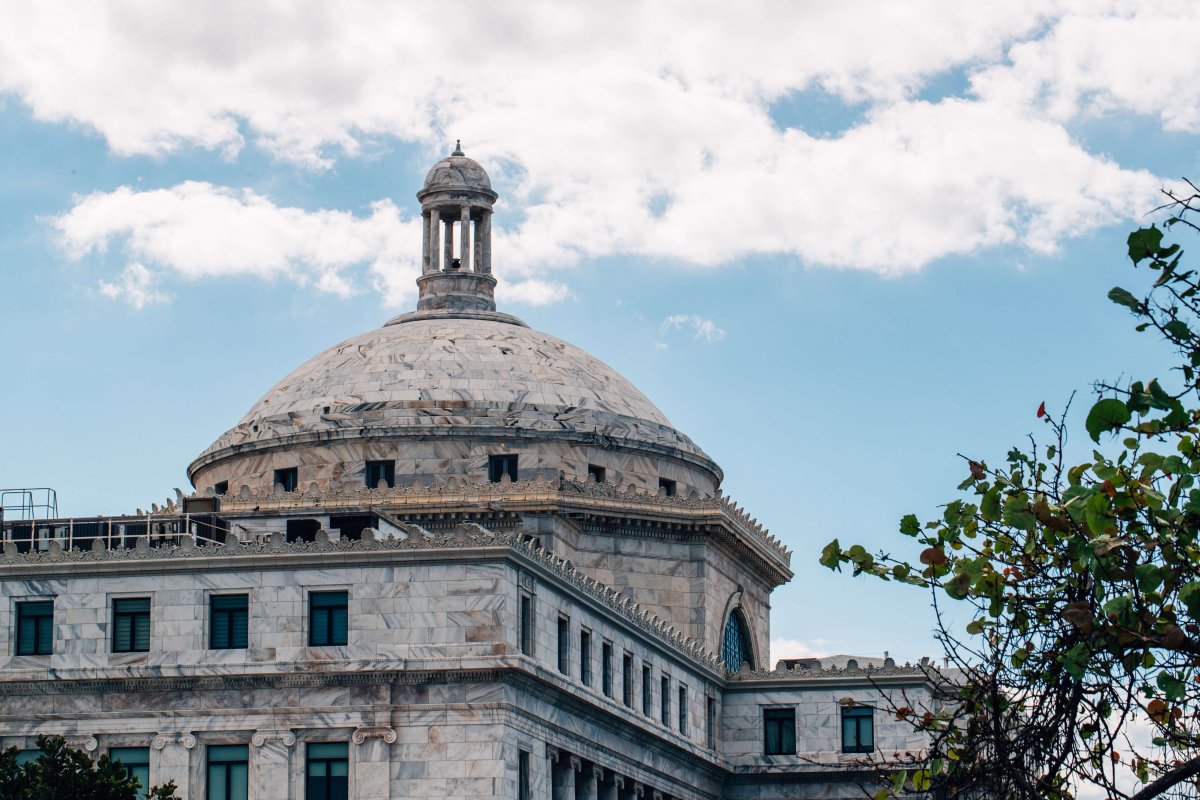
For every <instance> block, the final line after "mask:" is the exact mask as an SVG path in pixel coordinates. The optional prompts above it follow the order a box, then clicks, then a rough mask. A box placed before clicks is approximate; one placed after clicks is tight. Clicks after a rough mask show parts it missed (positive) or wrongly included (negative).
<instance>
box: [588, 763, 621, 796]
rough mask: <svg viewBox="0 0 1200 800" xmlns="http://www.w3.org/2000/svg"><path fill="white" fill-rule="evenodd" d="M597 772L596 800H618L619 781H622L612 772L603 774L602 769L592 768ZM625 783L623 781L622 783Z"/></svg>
mask: <svg viewBox="0 0 1200 800" xmlns="http://www.w3.org/2000/svg"><path fill="white" fill-rule="evenodd" d="M592 769H594V770H596V778H597V781H598V782H597V784H596V798H597V800H617V786H618V783H617V781H619V780H621V778H620V776H619V775H614V774H613V773H612V772H611V771H610V772H608V773H607V774H603V770H601V769H600V767H592ZM622 782H623V781H622Z"/></svg>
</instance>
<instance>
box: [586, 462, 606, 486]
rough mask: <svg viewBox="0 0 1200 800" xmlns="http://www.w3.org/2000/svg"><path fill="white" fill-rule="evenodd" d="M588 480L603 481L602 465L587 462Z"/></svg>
mask: <svg viewBox="0 0 1200 800" xmlns="http://www.w3.org/2000/svg"><path fill="white" fill-rule="evenodd" d="M588 480H590V481H592V482H594V483H604V467H598V466H596V465H595V464H588Z"/></svg>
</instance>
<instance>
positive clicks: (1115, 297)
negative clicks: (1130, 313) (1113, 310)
mask: <svg viewBox="0 0 1200 800" xmlns="http://www.w3.org/2000/svg"><path fill="white" fill-rule="evenodd" d="M1108 299H1109V300H1112V301H1113V302H1114V303H1116V304H1117V305H1119V306H1125V307H1126V308H1130V309H1132V310H1134V311H1138V310H1139V309H1141V307H1142V304H1141V303H1140V302H1139V301H1138V299H1137V298H1136V297H1134V296H1133V295H1132V294H1130V293H1129V292H1127V291H1125V290H1124V289H1122V288H1121V287H1120V286H1114V287H1113V288H1111V289H1109V290H1108Z"/></svg>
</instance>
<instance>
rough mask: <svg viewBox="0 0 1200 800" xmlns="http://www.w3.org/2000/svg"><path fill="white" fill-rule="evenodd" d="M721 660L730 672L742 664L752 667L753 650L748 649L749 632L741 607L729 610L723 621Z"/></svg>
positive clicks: (736, 669)
mask: <svg viewBox="0 0 1200 800" xmlns="http://www.w3.org/2000/svg"><path fill="white" fill-rule="evenodd" d="M721 660H722V661H724V662H725V668H726V669H728V670H729V671H730V672H737V671H738V670H740V669H741V668H742V664H749V665H750V669H754V651H753V650H751V649H750V632H749V630H748V629H747V628H746V618H745V617H743V616H742V612H741V609H737V608H735V609H734V610H733V611H731V612H729V619H728V621H726V623H725V637H724V639H723V640H722V642H721Z"/></svg>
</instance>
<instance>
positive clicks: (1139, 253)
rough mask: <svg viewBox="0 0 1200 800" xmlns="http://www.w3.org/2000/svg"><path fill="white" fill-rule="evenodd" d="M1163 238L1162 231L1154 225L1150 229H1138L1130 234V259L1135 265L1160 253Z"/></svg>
mask: <svg viewBox="0 0 1200 800" xmlns="http://www.w3.org/2000/svg"><path fill="white" fill-rule="evenodd" d="M1162 237H1163V235H1162V231H1160V230H1159V229H1158V228H1157V227H1155V226H1153V225H1151V226H1150V227H1149V228H1138V229H1137V230H1136V231H1134V232H1133V233H1131V234H1129V238H1128V239H1127V240H1126V244H1127V245H1128V246H1129V257H1130V258H1131V259H1133V263H1134V264H1138V263H1140V262H1142V261H1143V260H1145V259H1147V258H1152V257H1153V256H1154V255H1155V254H1156V253H1158V250H1159V246H1160V245H1161V244H1162Z"/></svg>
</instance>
